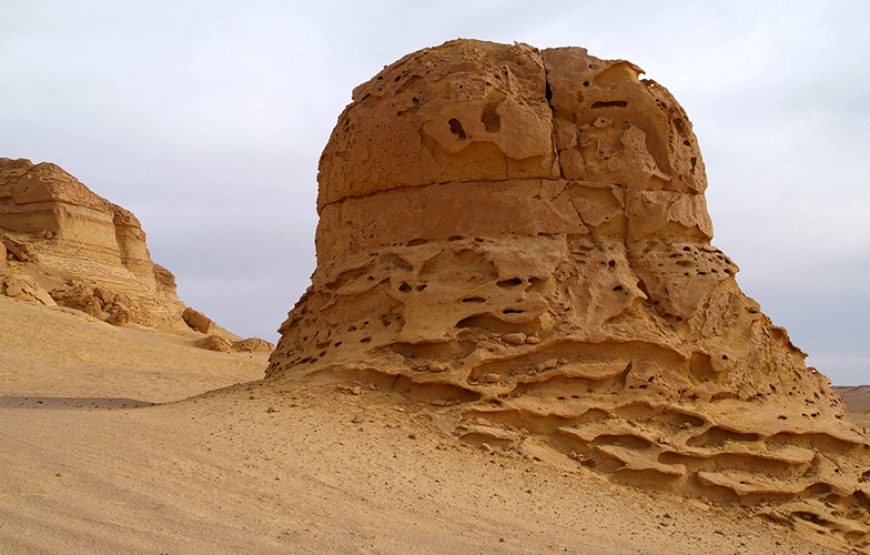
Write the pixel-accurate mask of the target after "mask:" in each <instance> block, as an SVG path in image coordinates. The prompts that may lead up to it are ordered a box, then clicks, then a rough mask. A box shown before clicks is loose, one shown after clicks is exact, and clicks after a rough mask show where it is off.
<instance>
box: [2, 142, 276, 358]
mask: <svg viewBox="0 0 870 555" xmlns="http://www.w3.org/2000/svg"><path fill="white" fill-rule="evenodd" d="M0 292H2V293H3V294H5V295H7V296H9V297H11V298H14V299H18V300H21V301H25V302H31V303H37V304H43V305H47V306H54V305H55V304H57V305H60V306H64V307H68V308H73V309H76V310H81V311H82V312H85V313H87V314H89V315H91V316H93V317H94V318H97V319H99V320H102V321H105V322H108V323H110V324H113V325H128V324H139V325H143V326H149V327H156V328H163V329H168V330H172V331H177V332H185V333H189V330H190V329H193V330H195V331H197V332H199V333H203V334H211V335H214V336H216V337H219V338H220V339H221V341H222V342H223V343H221V345H223V344H225V346H226V348H227V352H229V351H231V350H237V351H240V352H241V351H252V350H260V349H262V348H264V347H263V345H269V343H268V342H265V341H262V340H256V341H259V342H260V343H257V344H256V346H255V347H252V346H251V345H249V344H245V346H244V347H239V348H238V349H235V348H234V347H233V343H234V342H244V341H251V340H242V339H241V338H240V337H238V336H237V335H235V334H233V333H230V332H229V331H227V330H225V329H223V328H221V327H220V326H218V325H216V324H215V323H214V322H213V321H212V320H211V319H209V318H208V317H207V316H205V315H204V314H202V313H201V312H198V311H196V310H193V309H192V308H185V306H184V303H182V301H181V299H179V298H178V295H177V293H176V284H175V276H173V275H172V272H170V271H169V270H167V269H166V268H164V267H163V266H160V265H159V264H155V263H154V262H153V261H152V260H151V255H150V253H149V252H148V247H147V244H146V241H145V232H144V231H143V230H142V225H141V224H140V223H139V220H138V219H137V218H136V216H134V215H133V213H132V212H130V211H129V210H126V209H124V208H122V207H120V206H118V205H117V204H113V203H111V202H109V201H108V200H106V199H104V198H103V197H101V196H99V195H97V194H95V193H94V192H93V191H91V190H90V189H88V188H87V187H86V186H85V185H84V184H83V183H81V182H80V181H79V180H78V179H76V178H75V177H73V176H72V175H70V174H69V173H67V172H66V171H64V170H63V169H61V168H60V167H59V166H56V165H55V164H51V163H47V162H43V163H40V164H33V163H31V162H30V161H29V160H24V159H20V160H12V159H9V158H0ZM204 341H206V343H208V344H209V345H212V346H213V345H214V344H216V341H215V340H208V338H206V340H204ZM207 348H212V347H207Z"/></svg>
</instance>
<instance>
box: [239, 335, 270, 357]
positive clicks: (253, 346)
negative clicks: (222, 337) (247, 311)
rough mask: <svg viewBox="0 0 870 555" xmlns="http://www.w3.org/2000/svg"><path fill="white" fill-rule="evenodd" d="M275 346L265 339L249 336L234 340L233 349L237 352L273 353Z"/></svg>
mask: <svg viewBox="0 0 870 555" xmlns="http://www.w3.org/2000/svg"><path fill="white" fill-rule="evenodd" d="M274 349H275V346H274V345H273V344H271V343H269V342H268V341H266V340H265V339H260V338H259V337H249V338H247V339H242V340H241V341H234V342H233V350H234V351H236V352H237V353H271V352H272V351H273V350H274Z"/></svg>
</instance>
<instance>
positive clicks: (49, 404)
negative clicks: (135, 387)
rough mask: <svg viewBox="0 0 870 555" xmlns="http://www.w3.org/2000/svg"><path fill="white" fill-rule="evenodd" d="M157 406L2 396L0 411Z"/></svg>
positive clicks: (108, 400)
mask: <svg viewBox="0 0 870 555" xmlns="http://www.w3.org/2000/svg"><path fill="white" fill-rule="evenodd" d="M155 404H156V403H149V402H148V401H139V400H137V399H125V398H121V397H39V396H36V397H21V396H19V397H3V396H0V409H13V408H14V409H136V408H141V407H150V406H152V405H155Z"/></svg>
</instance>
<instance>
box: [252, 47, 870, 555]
mask: <svg viewBox="0 0 870 555" xmlns="http://www.w3.org/2000/svg"><path fill="white" fill-rule="evenodd" d="M640 74H641V70H640V69H639V68H638V67H637V66H635V65H633V64H631V63H629V62H626V61H621V60H617V61H607V60H599V59H597V58H594V57H592V56H589V55H588V54H587V52H586V50H584V49H581V48H557V49H549V50H543V51H539V50H537V49H535V48H532V47H530V46H527V45H522V44H517V45H503V44H494V43H485V42H478V41H467V40H459V41H452V42H448V43H446V44H444V45H442V46H440V47H437V48H430V49H425V50H422V51H419V52H415V53H413V54H410V55H408V56H406V57H405V58H402V59H401V60H399V61H398V62H396V63H394V64H392V65H390V66H388V67H386V68H385V69H384V70H383V71H382V72H381V73H379V74H378V75H377V76H375V77H374V78H373V79H372V80H371V81H369V82H368V83H365V84H363V85H361V86H359V87H357V88H356V89H355V90H354V93H353V102H352V103H351V104H350V105H349V106H348V107H347V108H346V109H345V111H344V112H343V113H342V115H341V116H340V117H339V120H338V124H337V126H336V128H335V130H334V131H333V134H332V137H331V138H330V141H329V143H328V144H327V146H326V149H325V150H324V152H323V156H322V158H321V162H320V172H319V175H318V180H319V196H318V211H319V213H320V223H319V225H318V229H317V239H316V241H317V245H316V246H317V257H318V265H317V270H316V271H315V273H314V275H313V276H312V285H311V287H310V288H309V290H308V291H307V292H306V294H305V295H304V296H303V298H302V299H301V300H300V301H299V302H298V303H297V304H296V306H295V307H294V308H293V310H292V311H291V312H290V314H289V317H288V319H287V321H286V322H285V323H284V324H283V325H282V327H281V330H280V331H281V333H282V339H281V341H280V342H279V344H278V346H277V348H276V351H275V352H274V354H273V356H272V359H271V365H270V367H269V370H268V371H267V377H268V378H269V379H273V380H317V381H327V382H329V381H332V382H349V381H358V382H371V383H374V384H376V385H378V386H379V387H381V388H387V389H395V390H398V391H400V392H403V393H405V394H407V395H409V396H411V397H413V398H416V399H419V400H421V401H423V402H427V403H428V405H429V406H430V408H429V409H427V410H430V411H431V412H433V413H434V414H435V418H436V420H437V421H438V422H439V423H440V424H441V425H442V426H444V427H445V428H446V429H448V430H449V431H451V432H453V433H455V434H457V435H458V436H460V437H462V438H463V439H464V440H466V441H469V442H474V443H481V442H486V443H487V444H489V445H490V446H499V447H501V448H503V449H504V450H505V451H506V452H508V453H521V454H527V455H533V456H538V457H540V458H544V459H546V460H549V461H551V462H553V463H554V464H563V465H564V464H570V465H575V466H577V467H587V468H591V469H593V470H594V471H597V472H602V473H605V474H606V475H608V476H609V477H610V478H611V479H613V480H614V481H619V482H627V483H631V484H640V485H645V486H649V487H654V488H662V489H667V490H672V491H679V492H683V493H685V494H687V495H699V496H704V497H710V498H716V499H725V500H731V501H738V502H743V503H747V504H753V505H757V506H758V507H759V510H760V511H763V512H764V513H765V514H767V515H768V516H770V517H771V518H773V519H778V520H780V521H783V522H789V523H797V524H799V525H800V526H802V527H805V528H807V529H819V530H823V531H825V532H826V533H830V537H831V538H832V540H831V541H836V542H841V543H843V544H850V545H851V546H853V547H857V548H859V549H860V548H866V547H867V542H868V536H867V529H868V525H870V518H868V506H870V504H868V498H870V455H868V453H870V447H868V444H867V439H866V437H865V436H864V435H863V434H862V433H861V431H860V430H859V429H858V428H857V427H856V426H855V425H854V424H853V423H852V422H851V421H850V419H849V417H848V416H847V414H846V412H845V408H844V406H843V404H842V402H841V400H840V399H839V398H838V397H837V396H836V395H834V394H832V392H831V390H830V388H829V382H828V380H827V379H826V378H825V377H824V376H822V375H820V374H819V373H817V372H816V371H815V370H814V369H810V368H807V367H806V366H805V364H804V358H805V354H804V353H802V352H801V351H800V350H799V349H797V348H796V347H794V346H793V345H792V344H791V342H790V341H789V339H788V335H787V333H786V332H785V330H783V329H782V328H778V327H776V326H774V325H773V324H772V323H771V322H770V320H769V319H768V318H767V317H766V316H765V315H764V314H762V313H761V312H760V310H759V306H758V304H757V303H756V302H755V301H753V300H752V299H750V298H748V297H747V296H746V295H744V294H743V293H742V292H741V291H740V289H739V287H738V286H737V283H736V281H735V278H734V275H735V273H736V272H737V270H738V268H737V266H736V265H735V264H734V263H733V262H732V261H731V259H730V258H728V256H726V255H725V254H724V253H723V252H721V251H720V250H718V249H716V248H715V247H713V246H712V245H711V244H710V240H711V238H712V235H713V231H712V225H711V222H710V218H709V216H708V214H707V208H706V203H705V199H704V190H705V189H706V176H705V171H704V164H703V161H702V159H701V154H700V151H699V149H698V145H697V141H696V139H695V136H694V134H693V133H692V127H691V123H690V122H689V120H688V118H687V116H686V114H685V112H684V111H683V110H682V108H681V107H680V106H679V104H677V102H676V101H675V100H674V98H673V97H672V96H671V95H670V93H668V91H667V90H666V89H665V88H664V87H662V86H660V85H658V84H657V83H655V82H653V81H650V80H645V79H640V78H639V76H640Z"/></svg>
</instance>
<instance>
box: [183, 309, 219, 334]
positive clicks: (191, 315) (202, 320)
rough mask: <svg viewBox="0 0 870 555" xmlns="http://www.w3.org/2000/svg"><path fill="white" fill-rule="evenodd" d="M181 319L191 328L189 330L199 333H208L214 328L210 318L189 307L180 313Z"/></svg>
mask: <svg viewBox="0 0 870 555" xmlns="http://www.w3.org/2000/svg"><path fill="white" fill-rule="evenodd" d="M181 317H182V318H183V319H184V321H185V322H186V323H187V325H188V326H190V327H191V329H193V330H195V331H198V332H200V333H208V332H210V331H211V330H212V328H213V327H214V322H212V320H211V318H209V317H208V316H206V315H205V314H203V313H202V312H199V311H198V310H194V309H192V308H190V307H188V308H185V309H184V312H182V313H181Z"/></svg>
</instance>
